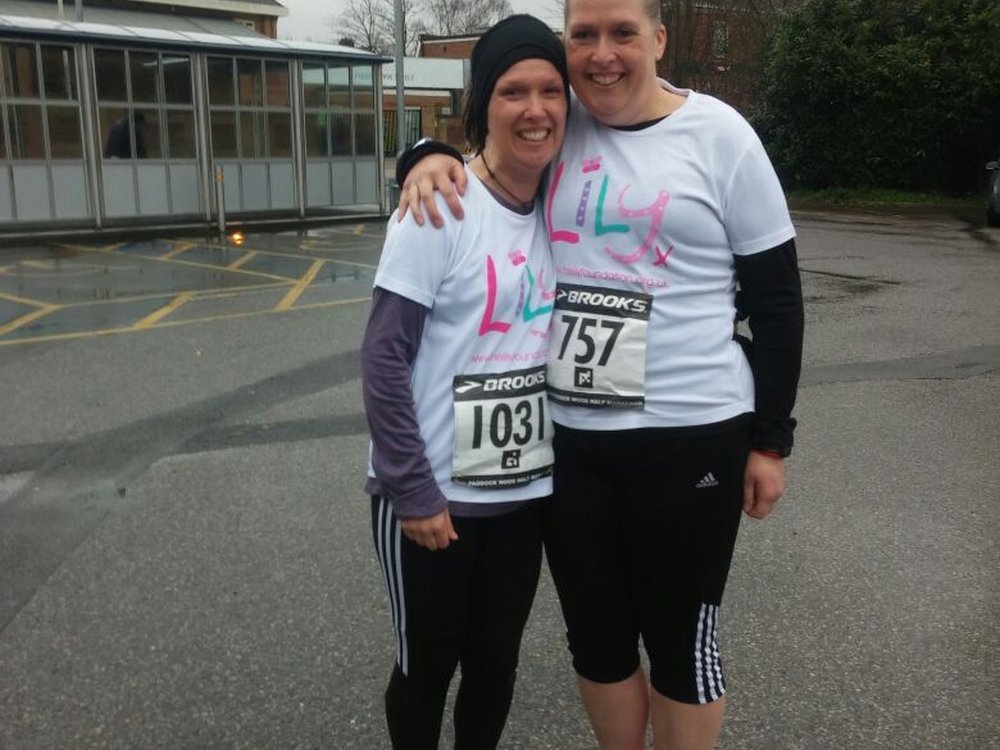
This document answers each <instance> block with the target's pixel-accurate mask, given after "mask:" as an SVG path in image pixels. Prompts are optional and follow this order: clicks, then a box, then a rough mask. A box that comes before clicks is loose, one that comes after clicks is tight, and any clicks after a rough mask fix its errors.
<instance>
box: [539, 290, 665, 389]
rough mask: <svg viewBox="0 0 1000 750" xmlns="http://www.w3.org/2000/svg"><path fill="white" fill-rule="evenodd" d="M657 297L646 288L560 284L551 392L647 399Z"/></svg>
mask: <svg viewBox="0 0 1000 750" xmlns="http://www.w3.org/2000/svg"><path fill="white" fill-rule="evenodd" d="M652 306H653V298H652V296H651V295H649V294H643V293H642V292H628V291H623V290H619V289H601V288H599V287H589V286H577V285H574V284H560V285H559V286H558V287H557V289H556V303H555V310H554V312H553V314H552V328H551V335H550V337H549V370H548V372H549V395H550V397H551V398H552V400H553V401H558V402H559V403H563V404H569V405H577V406H590V407H635V406H642V405H643V404H644V403H645V395H646V390H645V374H646V328H647V326H648V324H649V313H650V310H651V309H652Z"/></svg>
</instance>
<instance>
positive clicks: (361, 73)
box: [354, 65, 375, 109]
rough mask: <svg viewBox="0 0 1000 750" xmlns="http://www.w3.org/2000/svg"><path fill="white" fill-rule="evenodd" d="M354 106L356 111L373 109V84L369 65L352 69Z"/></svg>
mask: <svg viewBox="0 0 1000 750" xmlns="http://www.w3.org/2000/svg"><path fill="white" fill-rule="evenodd" d="M354 106H355V107H356V108H357V109H375V82H374V79H373V78H372V67H371V65H356V66H355V67H354Z"/></svg>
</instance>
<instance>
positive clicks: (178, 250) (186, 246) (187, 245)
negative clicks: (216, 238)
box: [157, 242, 198, 260]
mask: <svg viewBox="0 0 1000 750" xmlns="http://www.w3.org/2000/svg"><path fill="white" fill-rule="evenodd" d="M193 247H198V243H197V242H182V243H180V244H179V245H177V247H175V248H174V249H173V250H171V251H170V252H167V253H164V254H163V255H160V256H157V257H159V259H160V260H170V259H171V258H176V257H177V256H178V255H182V254H183V253H186V252H187V251H188V250H190V249H191V248H193Z"/></svg>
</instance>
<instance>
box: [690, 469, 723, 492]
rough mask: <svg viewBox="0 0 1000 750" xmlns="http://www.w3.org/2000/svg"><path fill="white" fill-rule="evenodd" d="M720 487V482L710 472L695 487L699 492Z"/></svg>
mask: <svg viewBox="0 0 1000 750" xmlns="http://www.w3.org/2000/svg"><path fill="white" fill-rule="evenodd" d="M718 486H719V480H718V479H716V478H715V475H714V474H713V473H712V472H708V474H706V475H705V476H703V477H702V478H701V481H699V482H698V483H697V484H696V485H695V486H694V487H695V489H697V490H704V489H706V488H708V487H718Z"/></svg>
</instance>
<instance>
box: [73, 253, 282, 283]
mask: <svg viewBox="0 0 1000 750" xmlns="http://www.w3.org/2000/svg"><path fill="white" fill-rule="evenodd" d="M63 247H69V248H72V249H79V250H87V251H89V252H94V253H104V254H105V255H119V256H124V257H126V258H132V259H139V258H142V259H144V260H148V261H150V262H154V263H173V264H174V265H178V266H191V267H192V268H201V269H208V270H210V271H218V270H220V269H222V270H229V269H226V267H225V266H213V265H211V264H209V263H195V262H192V261H189V260H177V259H176V258H171V259H167V260H164V259H163V258H159V257H157V256H155V255H132V254H131V253H120V252H118V251H116V250H105V249H104V248H100V247H97V248H84V247H74V246H73V245H63ZM233 273H239V274H244V275H246V276H260V277H261V278H263V279H271V280H272V281H294V279H293V278H292V277H290V276H278V275H277V274H273V273H263V272H261V271H244V270H243V269H242V268H237V269H234V270H233Z"/></svg>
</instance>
